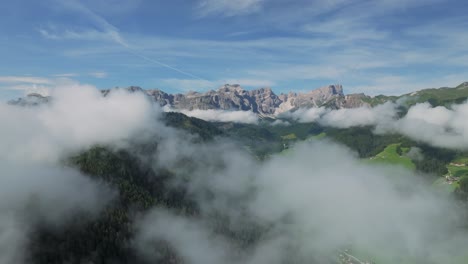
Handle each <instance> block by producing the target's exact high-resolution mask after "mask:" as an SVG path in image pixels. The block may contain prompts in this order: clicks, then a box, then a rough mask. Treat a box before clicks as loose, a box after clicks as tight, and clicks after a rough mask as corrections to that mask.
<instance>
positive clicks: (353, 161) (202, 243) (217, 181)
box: [135, 138, 466, 264]
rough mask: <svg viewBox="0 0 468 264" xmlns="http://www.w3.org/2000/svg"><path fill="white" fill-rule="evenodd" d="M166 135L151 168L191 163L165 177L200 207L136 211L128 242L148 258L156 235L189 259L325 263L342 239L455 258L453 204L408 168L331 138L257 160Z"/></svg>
mask: <svg viewBox="0 0 468 264" xmlns="http://www.w3.org/2000/svg"><path fill="white" fill-rule="evenodd" d="M169 141H172V142H178V145H173V144H172V143H171V144H162V145H161V146H160V149H159V154H158V156H157V160H158V161H159V163H158V164H163V166H164V167H166V166H168V167H171V168H173V167H172V166H173V165H174V164H181V163H180V162H184V161H185V162H187V161H191V164H193V166H190V169H189V171H186V170H187V168H182V167H181V166H179V167H177V168H176V169H175V170H174V173H175V174H176V175H177V177H178V178H180V180H181V181H182V182H183V183H182V184H183V186H184V187H187V189H188V190H189V194H190V195H191V197H194V199H195V200H196V202H197V204H198V205H199V209H200V211H199V212H198V213H197V215H196V217H190V216H188V217H187V216H184V215H183V214H175V213H170V212H167V211H164V210H161V209H160V208H154V209H153V210H151V211H150V212H149V213H148V214H146V215H144V216H143V218H142V221H140V222H138V223H137V224H136V226H135V228H136V229H137V230H138V233H137V235H136V238H135V241H136V243H135V246H136V247H137V248H138V249H139V250H140V252H141V253H142V254H143V255H145V256H146V257H147V258H148V261H149V262H157V260H158V258H160V257H161V254H157V253H159V252H158V251H157V248H158V244H157V242H158V241H167V243H168V244H169V249H170V252H171V253H172V254H174V255H175V256H178V257H180V258H181V260H182V261H184V262H187V263H195V264H198V263H200V264H201V263H231V264H237V263H247V264H263V263H273V264H276V263H291V262H298V263H299V262H300V263H302V262H307V263H328V261H329V260H330V259H331V258H332V257H333V256H336V255H338V254H339V252H340V250H344V249H345V248H347V247H349V246H350V245H351V246H352V247H353V248H357V249H365V250H366V252H370V253H372V254H373V255H375V256H376V258H385V259H389V260H391V261H393V260H394V261H395V262H398V260H399V259H400V260H401V257H402V256H408V257H410V258H415V259H420V260H421V261H420V262H422V263H430V262H434V263H448V262H450V261H448V260H450V259H452V258H453V255H452V253H453V252H458V253H459V254H464V253H461V252H464V251H463V250H462V248H463V245H464V244H465V243H461V242H464V241H466V237H463V236H464V235H465V234H461V233H460V232H457V231H456V230H457V229H458V228H457V227H456V224H455V223H456V221H458V220H460V219H459V218H458V217H459V215H457V214H456V213H454V212H456V211H457V209H456V208H455V206H453V204H452V203H451V202H450V199H445V198H444V197H443V196H439V195H437V194H434V193H433V192H431V191H430V190H429V189H426V188H425V185H424V184H421V183H420V182H419V181H418V179H417V178H416V176H415V175H414V174H412V172H410V171H407V170H404V169H402V168H395V167H380V166H370V165H366V164H364V163H362V162H361V161H359V159H357V158H355V157H354V155H353V153H352V152H351V151H350V150H348V149H345V148H343V147H340V146H337V145H335V144H333V143H331V142H314V143H311V144H303V145H299V146H297V147H296V148H294V149H293V150H292V152H291V153H290V154H289V155H279V156H274V157H272V158H271V159H269V160H266V161H264V162H263V163H257V162H255V161H253V160H252V159H251V157H250V156H249V155H248V154H247V153H244V152H242V151H240V150H238V149H237V148H235V147H233V146H232V145H229V144H218V143H220V142H218V143H215V144H205V145H203V146H194V145H191V144H190V143H187V141H185V140H183V139H175V138H173V139H168V138H165V140H164V142H169ZM159 158H160V159H159ZM182 179H183V180H182ZM396 179H397V180H396ZM176 182H177V179H176ZM402 187H404V188H402ZM382 204H385V206H382ZM454 224H455V225H454ZM454 232H455V233H454ZM429 238H431V239H429ZM193 241H196V243H193ZM155 242H156V244H155ZM450 247H453V249H456V250H454V251H450V253H449V252H448V251H447V249H449V248H450ZM155 249H156V250H155ZM368 260H374V259H368Z"/></svg>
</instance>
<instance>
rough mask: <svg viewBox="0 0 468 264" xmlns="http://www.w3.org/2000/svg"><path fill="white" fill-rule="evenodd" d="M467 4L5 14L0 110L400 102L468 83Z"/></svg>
mask: <svg viewBox="0 0 468 264" xmlns="http://www.w3.org/2000/svg"><path fill="white" fill-rule="evenodd" d="M466 7H467V4H466V3H464V2H463V1H455V0H450V1H441V0H427V1H422V0H412V1H402V0H394V1H387V0H377V1H364V0H353V1H342V0H337V1H325V0H318V1H306V0H297V1H294V2H289V1H288V2H286V1H283V0H241V1H237V2H236V3H234V2H232V1H227V0H197V1H190V2H189V1H182V0H176V1H170V2H168V1H160V0H158V1H148V0H136V1H134V0H122V1H116V0H100V1H89V0H64V1H59V0H47V1H31V0H19V1H15V2H12V1H3V2H2V3H0V32H1V33H2V34H1V35H0V45H1V46H2V49H0V56H1V57H2V62H3V63H2V65H1V66H0V98H2V99H11V98H15V97H18V96H22V95H23V94H24V93H28V92H32V91H44V90H47V89H49V88H53V87H58V86H64V85H68V84H70V83H86V84H92V85H94V86H96V87H98V88H101V89H105V88H111V87H115V86H120V87H125V86H130V85H138V86H141V87H143V88H146V89H151V88H159V89H162V90H164V91H166V92H170V93H174V92H185V91H188V90H196V91H206V90H209V89H215V88H217V87H218V86H220V85H222V84H224V83H239V84H241V85H242V86H243V87H245V88H247V89H252V88H258V87H263V86H268V87H271V88H273V89H274V90H275V92H278V93H281V92H288V91H290V90H294V91H303V90H311V89H314V88H318V87H321V86H324V85H328V84H332V83H341V84H343V85H344V87H346V91H347V93H356V92H364V93H367V94H371V95H375V94H388V95H391V94H402V93H406V92H410V91H414V90H418V89H423V88H431V87H441V86H456V85H458V84H460V83H462V82H463V81H466V79H467V75H466V72H467V69H468V64H467V61H468V60H467V58H468V54H467V52H468V47H467V46H466V45H465V43H466V41H467V40H468V32H467V30H466V26H467V21H468V18H467V16H468V15H467V14H466V12H465V10H466Z"/></svg>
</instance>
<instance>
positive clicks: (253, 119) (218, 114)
mask: <svg viewBox="0 0 468 264" xmlns="http://www.w3.org/2000/svg"><path fill="white" fill-rule="evenodd" d="M180 112H181V113H183V114H184V115H187V116H192V117H196V118H200V119H203V120H206V121H215V122H234V123H245V124H256V123H257V122H258V116H257V115H256V114H255V113H253V112H251V111H226V110H212V109H210V110H199V109H195V110H191V111H187V110H181V111H180Z"/></svg>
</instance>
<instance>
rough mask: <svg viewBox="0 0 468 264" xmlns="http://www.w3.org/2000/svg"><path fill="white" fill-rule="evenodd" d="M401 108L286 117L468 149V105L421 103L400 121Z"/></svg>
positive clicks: (299, 113) (312, 112) (299, 112)
mask: <svg viewBox="0 0 468 264" xmlns="http://www.w3.org/2000/svg"><path fill="white" fill-rule="evenodd" d="M398 107H399V104H398V103H393V102H387V103H385V104H382V105H378V106H375V107H360V108H350V109H346V108H342V109H338V110H331V109H326V108H310V109H298V110H297V111H295V112H291V113H284V114H283V115H282V117H287V118H291V119H293V120H296V121H298V122H302V123H306V122H318V123H320V124H321V125H324V126H330V127H337V128H349V127H355V126H375V132H376V133H399V134H402V135H405V136H407V137H409V138H411V139H413V140H416V141H421V142H425V143H427V144H430V145H433V146H436V147H446V148H453V149H466V148H468V125H467V123H466V120H468V103H464V104H459V105H452V106H451V107H450V108H446V107H444V106H437V107H433V106H431V105H430V104H429V103H419V104H416V105H414V106H412V107H410V108H409V109H408V112H407V113H406V115H405V116H403V117H401V118H399V117H398V114H399V112H398V111H399V110H398Z"/></svg>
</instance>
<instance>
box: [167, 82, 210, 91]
mask: <svg viewBox="0 0 468 264" xmlns="http://www.w3.org/2000/svg"><path fill="white" fill-rule="evenodd" d="M161 82H162V84H163V85H164V86H167V87H170V88H173V89H176V90H180V91H183V92H188V91H204V90H208V89H213V88H215V87H216V84H215V83H214V82H211V81H207V80H198V79H164V80H161Z"/></svg>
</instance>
